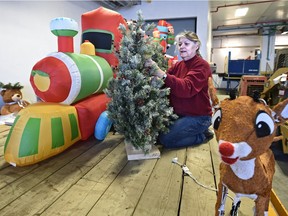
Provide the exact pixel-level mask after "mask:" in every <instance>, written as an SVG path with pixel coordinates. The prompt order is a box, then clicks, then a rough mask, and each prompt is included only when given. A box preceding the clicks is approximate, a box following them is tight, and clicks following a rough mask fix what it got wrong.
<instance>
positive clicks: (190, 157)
mask: <svg viewBox="0 0 288 216" xmlns="http://www.w3.org/2000/svg"><path fill="white" fill-rule="evenodd" d="M186 166H187V167H188V169H189V170H190V172H191V173H192V176H193V178H195V179H197V181H198V182H199V184H198V183H196V182H195V181H193V180H192V179H191V178H190V177H189V176H185V177H184V185H183V194H182V201H181V211H180V215H189V214H191V213H192V212H195V215H214V206H215V201H216V193H215V191H211V190H209V189H206V188H205V187H207V188H212V189H215V185H214V175H213V170H212V167H211V159H210V149H209V144H208V143H205V144H201V145H198V146H195V147H190V148H188V149H187V161H186ZM200 184H202V185H204V186H205V187H202V186H201V185H200Z"/></svg>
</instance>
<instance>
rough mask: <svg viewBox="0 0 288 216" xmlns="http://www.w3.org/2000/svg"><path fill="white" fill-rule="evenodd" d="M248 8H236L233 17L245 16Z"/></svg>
mask: <svg viewBox="0 0 288 216" xmlns="http://www.w3.org/2000/svg"><path fill="white" fill-rule="evenodd" d="M248 9H249V8H248V7H246V8H238V9H236V11H235V17H241V16H245V15H246V14H247V12H248Z"/></svg>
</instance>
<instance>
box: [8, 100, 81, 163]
mask: <svg viewBox="0 0 288 216" xmlns="http://www.w3.org/2000/svg"><path fill="white" fill-rule="evenodd" d="M80 139H81V134H80V130H79V125H78V116H77V112H76V109H75V107H74V106H69V105H62V104H58V103H36V104H32V105H30V106H28V107H27V108H25V109H23V110H21V111H20V112H19V113H18V115H17V117H16V119H15V122H14V124H13V125H12V127H11V129H10V132H9V134H8V137H7V139H6V143H5V147H4V157H5V160H6V161H7V162H8V163H10V164H12V165H14V166H16V165H17V166H24V165H30V164H34V163H37V162H39V161H42V160H44V159H46V158H49V157H51V156H54V155H56V154H59V153H60V152H62V151H64V150H65V149H67V148H68V147H69V146H71V145H72V144H74V143H75V142H77V141H79V140H80Z"/></svg>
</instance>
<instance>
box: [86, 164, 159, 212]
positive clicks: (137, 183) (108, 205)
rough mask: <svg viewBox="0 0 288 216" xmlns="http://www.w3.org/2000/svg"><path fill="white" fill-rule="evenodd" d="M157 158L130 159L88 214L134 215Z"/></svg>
mask: <svg viewBox="0 0 288 216" xmlns="http://www.w3.org/2000/svg"><path fill="white" fill-rule="evenodd" d="M125 160H127V158H126V159H125ZM157 160H159V159H151V160H133V161H129V162H128V163H127V165H126V166H125V167H124V169H123V170H122V171H121V173H120V174H119V175H118V176H117V178H116V179H115V181H114V182H113V183H112V184H111V185H110V187H109V188H108V189H107V190H106V191H105V193H104V194H103V196H102V197H101V199H100V200H99V201H98V202H97V203H96V204H95V206H94V207H93V208H92V209H91V211H90V212H89V214H88V215H90V216H98V215H99V216H103V215H115V216H118V215H121V216H125V215H132V214H133V211H134V209H135V207H136V205H137V203H138V200H139V198H140V196H141V194H142V192H143V190H144V189H145V186H146V183H147V181H148V179H149V178H150V176H151V173H152V171H153V169H154V166H155V164H156V162H157Z"/></svg>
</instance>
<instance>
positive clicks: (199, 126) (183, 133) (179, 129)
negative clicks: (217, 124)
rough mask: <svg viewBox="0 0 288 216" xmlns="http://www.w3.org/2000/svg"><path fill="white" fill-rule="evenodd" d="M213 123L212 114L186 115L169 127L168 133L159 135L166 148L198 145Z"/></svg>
mask: <svg viewBox="0 0 288 216" xmlns="http://www.w3.org/2000/svg"><path fill="white" fill-rule="evenodd" d="M210 125H211V116H184V117H180V118H178V119H177V120H176V121H175V122H174V124H172V125H171V126H170V127H169V129H170V130H169V132H168V133H162V134H160V136H159V140H160V142H161V144H162V145H163V146H164V147H166V148H179V147H187V146H192V145H197V144H200V143H203V141H204V140H205V138H206V137H205V135H204V131H206V130H207V129H208V127H209V126H210Z"/></svg>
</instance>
